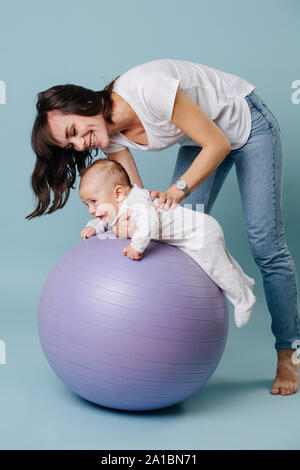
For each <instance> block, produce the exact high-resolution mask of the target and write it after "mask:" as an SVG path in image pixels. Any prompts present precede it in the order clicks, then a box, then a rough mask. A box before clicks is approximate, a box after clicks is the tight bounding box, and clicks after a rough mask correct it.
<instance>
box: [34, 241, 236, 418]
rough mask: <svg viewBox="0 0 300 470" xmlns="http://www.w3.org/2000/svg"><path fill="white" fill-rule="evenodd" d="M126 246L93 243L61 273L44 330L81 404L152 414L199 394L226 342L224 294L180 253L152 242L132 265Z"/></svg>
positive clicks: (54, 360) (59, 268) (52, 287)
mask: <svg viewBox="0 0 300 470" xmlns="http://www.w3.org/2000/svg"><path fill="white" fill-rule="evenodd" d="M127 244H128V240H124V239H116V240H109V239H106V240H100V239H99V238H98V237H92V238H90V239H88V240H84V241H82V242H81V243H79V244H78V245H76V246H74V247H73V248H72V249H71V250H70V251H69V252H68V253H67V254H66V255H65V256H64V257H63V258H62V259H61V260H60V261H59V262H58V263H57V264H56V265H55V266H54V268H53V270H52V271H51V273H50V275H49V277H48V279H47V281H46V283H45V285H44V288H43V291H42V295H41V298H40V304H39V316H38V329H39V335H40V341H41V344H42V347H43V350H44V353H45V355H46V357H47V359H48V361H49V363H50V365H51V367H52V368H53V369H54V371H55V372H56V374H57V375H58V377H59V378H60V379H61V380H62V381H63V382H64V383H65V384H66V385H67V386H68V387H70V389H71V390H73V391H74V392H75V393H77V394H78V395H80V396H81V397H83V398H85V399H87V400H89V401H91V402H94V403H97V404H99V405H102V406H106V407H110V408H117V409H122V410H151V409H158V408H163V407H166V406H170V405H173V404H175V403H178V402H180V401H181V400H184V399H185V398H186V397H188V396H189V395H191V394H193V393H194V392H195V391H196V390H197V389H199V388H200V387H201V386H202V385H203V384H205V383H206V382H207V380H208V379H209V378H210V376H211V375H212V373H213V372H214V370H215V369H216V367H217V365H218V363H219V361H220V359H221V357H222V354H223V351H224V347H225V344H226V340H227V333H228V310H227V303H226V300H225V297H224V294H223V292H222V290H221V289H220V288H219V287H218V286H216V284H214V283H213V281H212V280H211V279H210V278H209V276H208V275H207V274H206V273H205V272H204V271H203V270H202V269H201V268H200V267H199V266H198V265H197V263H196V262H195V261H194V260H193V259H192V258H190V257H189V256H188V255H186V254H185V253H183V252H182V251H181V250H180V249H178V248H176V247H174V246H171V245H167V244H165V243H160V242H155V241H151V243H150V245H149V247H148V248H147V251H146V252H145V256H144V257H143V258H142V260H140V261H133V260H130V259H129V258H127V257H126V256H124V255H123V254H122V252H121V250H122V248H123V247H124V246H127Z"/></svg>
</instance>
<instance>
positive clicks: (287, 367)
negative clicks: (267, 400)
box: [270, 350, 299, 395]
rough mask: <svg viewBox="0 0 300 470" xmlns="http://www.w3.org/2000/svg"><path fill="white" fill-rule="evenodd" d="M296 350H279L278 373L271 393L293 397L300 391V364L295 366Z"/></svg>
mask: <svg viewBox="0 0 300 470" xmlns="http://www.w3.org/2000/svg"><path fill="white" fill-rule="evenodd" d="M294 352H295V350H291V351H280V350H277V372H276V377H275V380H274V382H273V384H272V388H271V390H270V392H271V393H272V394H274V395H279V394H281V395H291V394H292V393H296V391H297V389H298V376H299V364H294V362H293V361H292V355H293V353H294Z"/></svg>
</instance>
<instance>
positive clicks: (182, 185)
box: [176, 180, 186, 189]
mask: <svg viewBox="0 0 300 470" xmlns="http://www.w3.org/2000/svg"><path fill="white" fill-rule="evenodd" d="M185 187H186V182H185V181H184V180H178V181H177V183H176V188H178V189H184V188H185Z"/></svg>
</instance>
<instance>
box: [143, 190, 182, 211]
mask: <svg viewBox="0 0 300 470" xmlns="http://www.w3.org/2000/svg"><path fill="white" fill-rule="evenodd" d="M148 191H149V193H150V197H151V201H154V199H155V198H158V202H157V204H153V206H154V207H155V208H156V212H158V210H159V209H165V210H168V209H171V210H173V209H175V207H176V205H177V203H178V202H179V201H177V200H176V199H175V196H174V195H172V194H170V193H168V191H166V192H163V191H151V190H150V189H148Z"/></svg>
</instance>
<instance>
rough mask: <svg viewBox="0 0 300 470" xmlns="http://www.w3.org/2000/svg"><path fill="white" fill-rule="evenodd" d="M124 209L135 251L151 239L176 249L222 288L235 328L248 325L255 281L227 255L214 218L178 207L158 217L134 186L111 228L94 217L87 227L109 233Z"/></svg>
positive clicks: (142, 191) (145, 194)
mask: <svg viewBox="0 0 300 470" xmlns="http://www.w3.org/2000/svg"><path fill="white" fill-rule="evenodd" d="M155 202H156V201H154V203H155ZM127 209H132V210H133V214H132V216H131V218H130V221H131V222H132V223H134V224H135V225H136V230H135V232H134V234H133V236H132V239H131V243H130V244H131V246H132V247H133V248H134V249H135V250H136V251H138V252H140V253H143V252H144V250H145V249H146V248H147V246H148V244H149V242H150V240H151V239H152V240H158V241H161V242H164V243H169V244H171V245H174V246H177V247H178V248H180V249H181V250H182V251H184V252H185V253H187V254H188V255H189V256H191V257H192V258H193V259H194V260H195V261H196V262H197V263H198V264H199V265H200V266H201V268H202V269H203V270H204V271H205V272H206V273H207V274H208V276H209V277H210V278H211V279H212V280H213V281H214V282H215V283H216V284H217V285H218V286H219V287H220V288H221V289H223V291H224V293H225V295H226V297H227V298H228V299H229V300H230V302H231V303H232V304H233V306H234V318H235V323H236V325H237V326H238V327H241V326H243V325H245V324H246V323H247V322H248V320H249V318H250V314H251V310H252V307H253V305H254V303H255V301H256V297H255V296H254V294H253V292H252V291H253V286H254V284H255V281H254V279H252V278H250V277H248V276H247V275H246V274H245V273H244V272H243V270H242V268H241V267H240V265H239V264H238V263H237V261H236V260H235V259H234V258H232V256H231V255H230V254H229V252H228V250H227V249H226V247H225V240H224V234H223V230H222V228H221V226H220V224H219V223H218V222H217V220H216V219H214V218H213V217H212V216H210V215H208V214H205V213H204V212H198V211H193V210H191V209H188V208H186V207H182V206H180V205H177V206H176V207H175V209H174V210H164V209H159V213H158V214H157V213H156V210H155V208H154V207H153V205H152V201H151V198H150V194H149V191H147V190H146V189H141V188H139V187H138V186H137V185H136V184H134V185H133V186H132V189H131V191H130V193H129V195H128V197H127V198H126V199H125V200H124V201H123V202H122V203H121V204H120V208H119V212H118V214H117V216H116V217H115V219H114V221H113V222H112V223H111V224H110V225H108V224H107V223H106V222H105V221H103V220H100V219H98V218H95V219H93V220H90V221H89V222H88V223H87V226H90V227H93V228H94V229H95V230H96V234H97V235H99V234H101V233H103V232H104V231H110V230H111V228H112V227H113V225H114V224H115V223H116V222H117V220H118V218H119V217H120V216H121V215H122V214H123V213H124V212H126V210H127Z"/></svg>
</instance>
